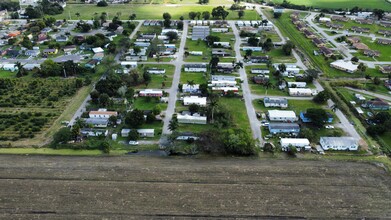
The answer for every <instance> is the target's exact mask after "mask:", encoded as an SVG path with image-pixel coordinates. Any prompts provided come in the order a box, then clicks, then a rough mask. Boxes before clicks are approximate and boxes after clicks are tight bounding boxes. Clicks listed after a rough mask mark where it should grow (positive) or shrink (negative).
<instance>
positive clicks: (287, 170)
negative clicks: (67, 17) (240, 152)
mask: <svg viewBox="0 0 391 220" xmlns="http://www.w3.org/2000/svg"><path fill="white" fill-rule="evenodd" d="M0 161H1V163H0V186H1V190H0V219H130V218H131V217H133V218H134V219H140V218H142V219H144V218H164V219H166V218H173V217H177V218H209V219H210V218H254V219H260V218H264V219H271V218H283V217H286V218H290V219H291V218H292V219H301V218H318V217H326V218H332V219H335V218H341V219H346V218H358V217H369V218H387V217H388V218H389V217H390V216H391V209H390V207H391V176H390V174H389V173H386V171H384V170H383V169H381V168H378V167H376V166H374V165H370V164H363V163H353V162H335V161H303V160H276V159H275V160H274V159H247V158H246V159H235V158H213V159H211V158H209V159H191V158H172V157H165V158H157V157H156V158H152V157H132V156H129V157H55V156H12V155H0Z"/></svg>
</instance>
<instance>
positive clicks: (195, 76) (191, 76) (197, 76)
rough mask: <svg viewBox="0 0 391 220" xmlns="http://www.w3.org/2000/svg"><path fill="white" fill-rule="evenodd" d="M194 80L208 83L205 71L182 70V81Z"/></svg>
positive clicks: (199, 82)
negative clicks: (191, 71) (189, 71)
mask: <svg viewBox="0 0 391 220" xmlns="http://www.w3.org/2000/svg"><path fill="white" fill-rule="evenodd" d="M192 80H193V81H194V83H195V84H202V83H207V81H208V80H207V78H206V77H205V73H188V72H182V74H181V79H180V83H182V84H184V83H187V81H192Z"/></svg>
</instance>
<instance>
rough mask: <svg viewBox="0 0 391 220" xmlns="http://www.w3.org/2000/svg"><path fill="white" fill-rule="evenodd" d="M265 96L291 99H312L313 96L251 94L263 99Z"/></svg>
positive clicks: (252, 97)
mask: <svg viewBox="0 0 391 220" xmlns="http://www.w3.org/2000/svg"><path fill="white" fill-rule="evenodd" d="M265 97H273V98H286V99H289V100H312V99H313V97H311V96H310V97H298V96H276V95H257V94H251V99H252V100H255V99H263V98H265Z"/></svg>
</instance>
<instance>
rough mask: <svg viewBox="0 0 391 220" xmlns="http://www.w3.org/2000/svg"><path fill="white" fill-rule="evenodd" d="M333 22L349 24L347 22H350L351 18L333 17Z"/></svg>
mask: <svg viewBox="0 0 391 220" xmlns="http://www.w3.org/2000/svg"><path fill="white" fill-rule="evenodd" d="M331 20H333V21H343V22H347V21H349V18H348V17H343V16H331Z"/></svg>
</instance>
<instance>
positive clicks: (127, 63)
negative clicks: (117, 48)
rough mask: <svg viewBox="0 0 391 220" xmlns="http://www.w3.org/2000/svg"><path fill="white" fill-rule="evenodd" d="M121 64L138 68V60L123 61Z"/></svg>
mask: <svg viewBox="0 0 391 220" xmlns="http://www.w3.org/2000/svg"><path fill="white" fill-rule="evenodd" d="M121 66H122V67H123V68H128V69H134V68H137V62H131V61H122V62H121Z"/></svg>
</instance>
